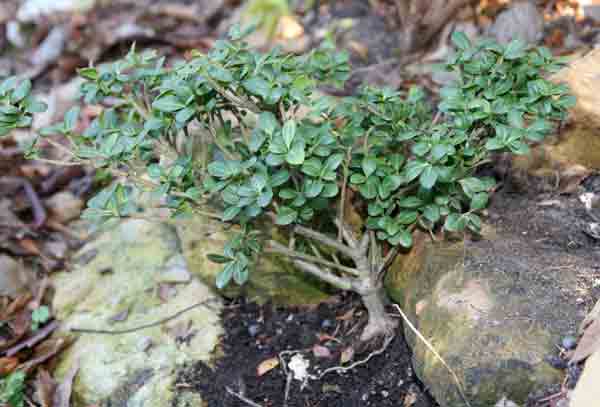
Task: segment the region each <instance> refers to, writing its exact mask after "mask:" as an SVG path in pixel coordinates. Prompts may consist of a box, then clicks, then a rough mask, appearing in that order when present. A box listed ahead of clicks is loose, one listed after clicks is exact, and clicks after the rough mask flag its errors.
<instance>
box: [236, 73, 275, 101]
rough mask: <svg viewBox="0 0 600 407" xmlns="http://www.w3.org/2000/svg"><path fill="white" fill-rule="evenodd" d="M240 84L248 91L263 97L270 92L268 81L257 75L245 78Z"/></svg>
mask: <svg viewBox="0 0 600 407" xmlns="http://www.w3.org/2000/svg"><path fill="white" fill-rule="evenodd" d="M242 86H243V87H244V88H245V89H246V90H247V91H248V92H250V93H252V94H254V95H256V96H260V97H262V98H263V99H265V98H267V97H268V96H269V93H270V92H271V86H270V85H269V82H267V81H265V80H264V79H262V78H259V77H258V76H254V77H252V78H250V79H246V80H245V81H244V82H242Z"/></svg>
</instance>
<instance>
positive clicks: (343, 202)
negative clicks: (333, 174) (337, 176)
mask: <svg viewBox="0 0 600 407" xmlns="http://www.w3.org/2000/svg"><path fill="white" fill-rule="evenodd" d="M351 159H352V149H351V148H348V149H347V150H346V159H345V160H344V180H343V181H342V193H341V194H340V206H339V208H338V211H339V212H338V219H339V225H338V242H340V243H341V241H342V234H343V233H344V211H345V205H346V188H347V187H348V175H349V171H348V166H349V165H350V160H351ZM347 243H348V244H349V245H350V246H352V247H356V245H355V244H352V242H350V241H348V242H347Z"/></svg>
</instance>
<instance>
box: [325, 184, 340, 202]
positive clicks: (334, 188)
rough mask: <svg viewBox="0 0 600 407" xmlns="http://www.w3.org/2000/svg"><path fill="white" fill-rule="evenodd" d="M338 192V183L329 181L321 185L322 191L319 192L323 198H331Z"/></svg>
mask: <svg viewBox="0 0 600 407" xmlns="http://www.w3.org/2000/svg"><path fill="white" fill-rule="evenodd" d="M338 192H339V187H338V185H337V184H336V183H335V182H330V183H327V184H325V186H324V187H323V192H321V196H322V197H323V198H333V197H334V196H337V194H338Z"/></svg>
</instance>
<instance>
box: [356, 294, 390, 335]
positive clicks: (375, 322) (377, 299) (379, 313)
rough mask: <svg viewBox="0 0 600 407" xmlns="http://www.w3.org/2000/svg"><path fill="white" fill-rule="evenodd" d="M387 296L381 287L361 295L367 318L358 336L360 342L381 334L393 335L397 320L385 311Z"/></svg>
mask: <svg viewBox="0 0 600 407" xmlns="http://www.w3.org/2000/svg"><path fill="white" fill-rule="evenodd" d="M386 300H387V297H386V295H385V292H384V291H383V289H378V290H376V291H374V292H372V293H370V294H367V295H363V296H362V301H363V304H364V305H365V308H366V309H367V312H368V315H369V320H368V322H367V325H366V326H365V327H364V329H363V332H362V334H361V336H360V340H361V341H362V342H368V341H371V340H373V339H375V338H377V337H381V336H386V337H387V336H393V335H394V331H395V330H396V328H397V327H398V321H397V320H395V319H393V318H391V317H390V316H389V315H388V314H387V313H386V312H385V302H386Z"/></svg>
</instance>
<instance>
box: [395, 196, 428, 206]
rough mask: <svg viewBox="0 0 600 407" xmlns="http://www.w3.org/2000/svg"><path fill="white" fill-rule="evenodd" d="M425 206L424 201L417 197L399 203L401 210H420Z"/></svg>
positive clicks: (409, 197)
mask: <svg viewBox="0 0 600 407" xmlns="http://www.w3.org/2000/svg"><path fill="white" fill-rule="evenodd" d="M422 204H423V201H422V200H421V199H419V198H417V197H416V196H408V197H406V198H403V199H401V200H400V201H398V206H399V207H401V208H408V209H412V208H418V207H419V206H421V205H422Z"/></svg>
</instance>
